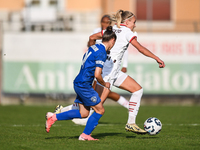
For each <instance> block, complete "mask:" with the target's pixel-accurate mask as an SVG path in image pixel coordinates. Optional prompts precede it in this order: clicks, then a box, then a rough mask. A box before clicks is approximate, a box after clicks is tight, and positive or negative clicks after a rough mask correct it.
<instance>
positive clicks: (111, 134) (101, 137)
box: [45, 133, 159, 140]
mask: <svg viewBox="0 0 200 150" xmlns="http://www.w3.org/2000/svg"><path fill="white" fill-rule="evenodd" d="M107 136H122V137H124V138H127V139H131V138H136V139H157V138H159V137H157V136H150V135H135V134H133V135H128V136H127V134H126V133H98V134H94V135H93V136H92V137H93V138H97V139H103V138H104V137H107ZM78 138H79V136H54V137H46V138H45V139H46V140H51V139H78Z"/></svg>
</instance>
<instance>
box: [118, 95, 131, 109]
mask: <svg viewBox="0 0 200 150" xmlns="http://www.w3.org/2000/svg"><path fill="white" fill-rule="evenodd" d="M117 102H118V103H119V104H120V105H122V106H124V107H125V108H127V109H128V108H129V101H127V100H126V99H125V98H124V97H123V96H120V98H119V100H118V101H117Z"/></svg>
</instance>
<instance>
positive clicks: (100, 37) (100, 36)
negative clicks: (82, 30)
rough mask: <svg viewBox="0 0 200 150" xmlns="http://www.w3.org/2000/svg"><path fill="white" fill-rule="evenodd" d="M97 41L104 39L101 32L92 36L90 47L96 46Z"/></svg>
mask: <svg viewBox="0 0 200 150" xmlns="http://www.w3.org/2000/svg"><path fill="white" fill-rule="evenodd" d="M97 39H102V33H101V32H98V33H95V34H92V35H90V37H89V41H88V47H90V46H92V45H94V44H95V42H96V40H97Z"/></svg>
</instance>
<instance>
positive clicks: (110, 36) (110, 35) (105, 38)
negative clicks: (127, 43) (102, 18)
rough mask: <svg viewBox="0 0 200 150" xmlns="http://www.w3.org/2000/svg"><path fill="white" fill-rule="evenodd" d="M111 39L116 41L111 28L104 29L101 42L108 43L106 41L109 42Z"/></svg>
mask: <svg viewBox="0 0 200 150" xmlns="http://www.w3.org/2000/svg"><path fill="white" fill-rule="evenodd" d="M113 38H114V39H115V40H116V39H117V36H116V34H115V32H113V30H112V26H108V27H107V28H106V31H105V32H104V34H103V37H102V42H108V41H110V40H111V39H113Z"/></svg>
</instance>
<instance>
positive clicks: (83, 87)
mask: <svg viewBox="0 0 200 150" xmlns="http://www.w3.org/2000/svg"><path fill="white" fill-rule="evenodd" d="M116 38H117V37H116V34H115V33H114V32H113V31H112V26H109V27H107V29H106V31H105V33H104V35H103V37H102V43H99V44H95V45H92V46H91V47H89V49H88V51H87V52H86V53H85V54H84V56H83V59H82V65H81V69H80V72H79V74H78V75H77V76H76V78H75V80H74V90H75V92H76V94H77V97H76V100H75V101H74V102H75V103H78V104H79V110H69V111H66V112H63V113H59V114H54V113H51V112H47V114H46V126H45V128H46V132H47V133H48V132H49V131H50V128H51V126H52V124H54V123H55V121H57V120H58V121H60V120H71V119H73V118H86V117H87V116H88V115H89V112H90V107H91V108H93V109H94V111H95V112H94V113H93V114H92V115H91V116H90V117H89V119H88V122H87V124H86V126H85V129H84V131H83V133H82V134H81V135H80V136H79V140H98V139H94V138H93V137H91V133H92V131H93V130H94V129H95V127H96V126H97V125H98V121H99V119H100V118H101V117H102V115H103V114H104V111H105V109H104V107H103V101H104V100H105V99H106V97H107V95H108V94H109V92H110V89H109V88H110V83H109V82H104V80H103V78H102V76H101V73H102V68H103V65H104V62H105V61H106V58H107V53H106V52H107V51H109V50H110V49H111V48H112V47H113V46H114V44H115V41H116ZM94 78H96V79H97V81H98V82H99V83H100V84H101V85H102V86H103V87H104V88H103V90H102V93H101V95H102V96H101V98H100V97H99V94H98V93H97V92H96V91H95V90H94V89H93V88H92V83H93V80H94Z"/></svg>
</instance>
